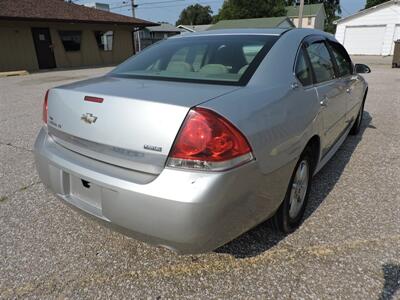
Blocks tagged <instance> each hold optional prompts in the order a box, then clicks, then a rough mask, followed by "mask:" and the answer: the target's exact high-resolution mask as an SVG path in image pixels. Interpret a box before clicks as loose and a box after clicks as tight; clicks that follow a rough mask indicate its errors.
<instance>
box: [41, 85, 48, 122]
mask: <svg viewBox="0 0 400 300" xmlns="http://www.w3.org/2000/svg"><path fill="white" fill-rule="evenodd" d="M48 98H49V91H47V92H46V96H44V101H43V115H42V119H43V122H44V123H46V124H47V114H48V111H49V107H48Z"/></svg>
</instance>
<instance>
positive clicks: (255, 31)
mask: <svg viewBox="0 0 400 300" xmlns="http://www.w3.org/2000/svg"><path fill="white" fill-rule="evenodd" d="M288 30H291V28H237V29H216V30H207V31H201V32H193V33H185V34H181V35H175V36H173V37H171V38H173V39H176V38H178V39H179V38H187V37H192V36H213V35H277V36H280V35H282V34H283V33H285V32H286V31H288Z"/></svg>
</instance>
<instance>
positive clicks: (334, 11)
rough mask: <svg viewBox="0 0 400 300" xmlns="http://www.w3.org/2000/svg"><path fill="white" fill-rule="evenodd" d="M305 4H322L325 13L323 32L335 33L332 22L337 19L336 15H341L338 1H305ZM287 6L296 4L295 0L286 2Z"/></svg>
mask: <svg viewBox="0 0 400 300" xmlns="http://www.w3.org/2000/svg"><path fill="white" fill-rule="evenodd" d="M304 2H305V4H315V3H323V4H324V7H325V12H326V21H325V31H327V32H332V33H334V32H335V29H336V26H335V25H334V24H333V21H335V20H337V19H339V17H338V16H337V15H340V14H341V13H342V10H341V9H340V0H305V1H304ZM286 3H287V5H293V4H294V3H297V1H296V0H286Z"/></svg>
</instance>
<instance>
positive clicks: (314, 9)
mask: <svg viewBox="0 0 400 300" xmlns="http://www.w3.org/2000/svg"><path fill="white" fill-rule="evenodd" d="M323 8H324V4H323V3H317V4H306V5H304V11H303V16H305V17H311V16H316V15H317V14H318V12H319V11H320V10H321V9H323ZM299 9H300V6H299V5H297V6H286V11H287V13H286V15H287V16H288V17H298V16H299Z"/></svg>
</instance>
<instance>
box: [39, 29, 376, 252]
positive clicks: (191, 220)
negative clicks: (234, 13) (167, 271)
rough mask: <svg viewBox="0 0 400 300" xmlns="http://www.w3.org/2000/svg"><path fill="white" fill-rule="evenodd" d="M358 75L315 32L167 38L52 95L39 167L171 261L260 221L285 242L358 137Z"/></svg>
mask: <svg viewBox="0 0 400 300" xmlns="http://www.w3.org/2000/svg"><path fill="white" fill-rule="evenodd" d="M367 72H370V69H369V68H368V67H367V66H365V65H353V63H352V61H351V59H350V57H349V55H348V54H347V52H346V50H345V49H344V48H343V46H341V45H340V44H339V43H338V42H337V41H336V40H335V39H334V38H333V37H332V36H331V35H329V34H327V33H324V32H321V31H315V30H307V29H303V30H300V29H290V30H287V29H263V30H261V29H246V30H244V29H242V30H223V31H218V30H215V31H208V32H206V33H197V34H188V35H183V36H178V37H173V38H170V39H168V40H166V41H163V42H160V43H158V44H155V45H153V46H151V47H149V48H147V49H146V50H144V51H142V52H141V53H140V54H138V55H136V56H134V57H132V58H130V59H128V60H127V61H126V62H124V63H122V64H121V65H120V66H118V67H117V68H115V69H114V70H113V71H112V72H110V73H109V74H107V75H105V76H103V77H100V78H94V79H90V80H86V81H81V82H77V83H73V84H69V85H65V86H60V87H57V88H53V89H51V90H49V91H48V92H47V94H46V97H45V100H44V105H43V122H44V126H43V128H42V129H41V131H40V133H39V135H38V138H37V141H36V143H35V158H36V165H37V169H38V172H39V175H40V178H41V180H42V181H43V183H44V184H45V185H46V186H47V187H48V188H49V189H50V190H52V191H53V192H54V193H55V194H56V195H57V196H59V198H61V199H62V200H64V201H65V202H67V203H69V204H71V205H72V206H73V207H76V208H78V209H79V210H80V211H84V212H86V213H88V214H90V215H94V216H96V217H97V218H98V219H101V220H103V221H105V222H104V223H105V224H109V225H111V226H112V227H113V228H116V229H118V230H121V231H122V232H124V233H126V234H129V235H131V236H133V237H135V238H137V239H140V240H143V241H146V242H149V243H152V244H155V245H159V246H163V247H167V248H169V249H173V250H175V251H177V252H180V253H198V252H205V251H210V250H213V249H215V248H217V247H219V246H221V245H223V244H225V243H227V242H229V241H231V240H232V239H234V238H235V237H237V236H239V235H240V234H242V233H243V232H245V231H247V230H249V229H250V228H252V227H254V226H256V225H257V224H259V223H261V222H263V221H264V220H267V219H270V218H272V220H273V224H275V226H276V227H277V229H278V230H281V231H283V232H284V233H289V232H292V231H293V230H294V229H295V228H296V227H297V226H299V225H300V224H301V221H302V218H303V214H304V210H305V206H306V204H307V200H308V198H309V192H310V186H311V180H312V177H313V175H314V174H316V173H317V172H318V171H319V170H320V169H321V168H322V167H323V166H324V164H325V163H326V162H327V161H328V160H329V159H330V158H331V157H332V155H333V154H334V153H335V151H336V150H337V149H338V147H339V146H340V145H341V144H342V143H343V141H344V140H345V139H346V136H347V135H348V133H351V134H357V133H358V132H359V129H360V126H361V122H362V117H363V108H364V102H365V99H366V96H367V92H368V86H367V83H366V82H365V80H364V79H363V78H362V77H361V76H360V75H359V73H367Z"/></svg>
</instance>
